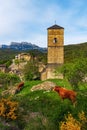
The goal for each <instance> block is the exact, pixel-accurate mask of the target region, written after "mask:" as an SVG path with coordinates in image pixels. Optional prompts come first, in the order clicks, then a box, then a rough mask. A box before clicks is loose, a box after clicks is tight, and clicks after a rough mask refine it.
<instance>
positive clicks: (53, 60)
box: [47, 24, 64, 65]
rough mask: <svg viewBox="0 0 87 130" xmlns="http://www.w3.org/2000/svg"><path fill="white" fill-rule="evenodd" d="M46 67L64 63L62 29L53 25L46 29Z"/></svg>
mask: <svg viewBox="0 0 87 130" xmlns="http://www.w3.org/2000/svg"><path fill="white" fill-rule="evenodd" d="M47 62H48V65H61V64H63V63H64V28H63V27H60V26H58V25H56V24H55V25H53V26H52V27H49V28H48V56H47Z"/></svg>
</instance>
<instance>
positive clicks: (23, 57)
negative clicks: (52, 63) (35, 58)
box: [15, 53, 31, 61]
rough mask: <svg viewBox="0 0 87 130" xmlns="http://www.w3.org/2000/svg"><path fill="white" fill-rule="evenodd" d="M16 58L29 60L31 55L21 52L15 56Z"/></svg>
mask: <svg viewBox="0 0 87 130" xmlns="http://www.w3.org/2000/svg"><path fill="white" fill-rule="evenodd" d="M15 59H18V60H25V61H29V60H30V59H31V56H30V54H28V53H21V54H18V55H17V56H15Z"/></svg>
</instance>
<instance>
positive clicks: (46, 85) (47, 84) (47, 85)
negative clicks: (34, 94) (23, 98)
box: [31, 81, 56, 91]
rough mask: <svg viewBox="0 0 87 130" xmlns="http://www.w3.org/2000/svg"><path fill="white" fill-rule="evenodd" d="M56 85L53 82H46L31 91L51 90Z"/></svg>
mask: <svg viewBox="0 0 87 130" xmlns="http://www.w3.org/2000/svg"><path fill="white" fill-rule="evenodd" d="M55 86H56V84H55V83H53V82H51V81H45V82H43V83H41V84H38V85H35V86H33V87H32V88H31V91H36V90H46V91H48V90H51V89H52V88H53V87H55Z"/></svg>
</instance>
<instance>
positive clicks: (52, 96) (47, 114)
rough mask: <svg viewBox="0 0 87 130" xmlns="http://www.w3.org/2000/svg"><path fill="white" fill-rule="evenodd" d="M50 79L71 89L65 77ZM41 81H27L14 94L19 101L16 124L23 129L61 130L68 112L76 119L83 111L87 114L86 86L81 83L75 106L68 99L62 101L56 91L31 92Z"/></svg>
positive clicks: (14, 97)
mask: <svg viewBox="0 0 87 130" xmlns="http://www.w3.org/2000/svg"><path fill="white" fill-rule="evenodd" d="M50 81H52V82H54V83H56V84H57V85H59V86H64V87H66V88H68V89H71V86H70V84H69V83H68V82H67V80H65V79H64V80H56V79H54V80H50ZM39 83H42V81H27V82H25V85H24V88H23V89H22V90H21V91H20V93H18V94H16V95H14V96H13V99H14V100H16V101H18V102H19V117H18V119H17V120H16V121H15V125H17V126H18V127H19V128H20V129H21V130H59V124H60V122H61V121H63V120H64V117H65V115H66V116H67V115H68V113H71V114H72V115H73V116H74V117H75V118H76V119H78V117H77V115H78V113H79V112H81V111H84V112H85V114H86V116H87V103H86V102H87V95H84V93H85V91H87V88H86V87H83V89H82V85H81V91H80V92H79V93H78V96H77V104H76V107H74V106H73V105H72V103H71V102H70V101H69V100H68V99H66V100H64V101H62V100H61V99H60V97H59V95H58V94H57V93H56V92H53V91H50V92H45V91H44V90H40V91H33V92H31V91H30V89H31V88H32V86H34V85H37V84H39ZM85 86H86V85H85ZM3 130H4V129H3Z"/></svg>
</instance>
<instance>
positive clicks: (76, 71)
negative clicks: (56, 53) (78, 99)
mask: <svg viewBox="0 0 87 130" xmlns="http://www.w3.org/2000/svg"><path fill="white" fill-rule="evenodd" d="M86 64H87V59H86V58H85V59H84V58H82V59H80V60H78V61H75V62H73V63H67V64H65V65H64V66H63V67H62V69H61V71H62V73H63V74H64V76H65V77H66V78H67V79H68V81H69V82H70V84H71V85H72V87H73V88H74V89H79V83H80V82H84V79H85V77H86V76H87V65H86Z"/></svg>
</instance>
